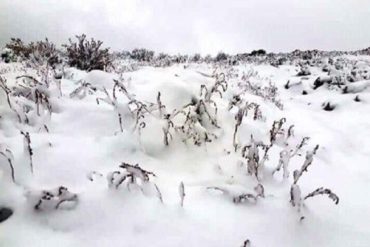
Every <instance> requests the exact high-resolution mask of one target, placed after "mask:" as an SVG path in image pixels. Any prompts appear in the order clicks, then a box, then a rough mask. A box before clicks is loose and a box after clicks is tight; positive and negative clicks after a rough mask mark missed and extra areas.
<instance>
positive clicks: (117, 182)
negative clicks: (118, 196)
mask: <svg viewBox="0 0 370 247" xmlns="http://www.w3.org/2000/svg"><path fill="white" fill-rule="evenodd" d="M119 168H120V170H116V171H113V172H110V173H108V175H107V181H108V187H109V188H114V189H119V187H120V186H122V185H126V188H127V189H128V190H129V191H130V190H131V189H134V188H135V187H136V188H138V189H139V190H141V191H142V192H143V193H148V192H150V190H151V187H152V188H154V191H155V193H156V196H157V197H158V199H159V200H160V201H161V202H163V198H162V193H161V192H160V190H159V188H158V186H157V185H156V184H155V183H153V182H152V181H151V177H155V174H154V173H153V172H150V171H147V170H144V169H143V168H141V167H140V166H139V164H136V165H131V164H128V163H125V162H122V163H121V165H120V166H119Z"/></svg>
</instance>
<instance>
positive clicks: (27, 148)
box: [21, 131, 33, 173]
mask: <svg viewBox="0 0 370 247" xmlns="http://www.w3.org/2000/svg"><path fill="white" fill-rule="evenodd" d="M21 134H22V135H23V147H24V152H25V153H26V155H27V157H28V159H29V162H30V169H31V173H33V160H32V156H33V149H32V147H31V137H30V133H28V132H23V131H21Z"/></svg>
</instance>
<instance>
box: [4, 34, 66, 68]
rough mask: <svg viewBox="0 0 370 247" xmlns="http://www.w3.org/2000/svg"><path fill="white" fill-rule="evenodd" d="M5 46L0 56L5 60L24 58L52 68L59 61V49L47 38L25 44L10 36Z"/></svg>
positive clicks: (33, 63) (34, 64) (35, 64)
mask: <svg viewBox="0 0 370 247" xmlns="http://www.w3.org/2000/svg"><path fill="white" fill-rule="evenodd" d="M5 47H6V50H5V52H4V53H3V55H2V56H3V58H4V59H5V60H6V61H7V62H10V61H13V62H15V61H17V60H25V61H28V62H31V65H33V66H42V65H44V64H46V65H48V66H50V67H52V68H55V66H56V65H57V64H60V63H61V58H60V51H58V50H57V48H56V46H55V44H54V43H52V42H50V41H49V40H48V39H47V38H46V39H45V40H41V41H37V42H31V43H29V44H25V43H24V42H23V41H22V40H21V39H19V38H12V39H11V41H10V42H9V43H8V44H6V45H5Z"/></svg>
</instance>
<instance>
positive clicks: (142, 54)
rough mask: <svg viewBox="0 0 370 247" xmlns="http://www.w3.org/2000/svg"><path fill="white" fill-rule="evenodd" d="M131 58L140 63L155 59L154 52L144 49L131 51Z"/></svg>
mask: <svg viewBox="0 0 370 247" xmlns="http://www.w3.org/2000/svg"><path fill="white" fill-rule="evenodd" d="M130 57H131V58H132V59H135V60H137V61H139V62H150V61H152V60H153V58H154V51H151V50H147V49H144V48H141V49H134V50H132V51H131V54H130Z"/></svg>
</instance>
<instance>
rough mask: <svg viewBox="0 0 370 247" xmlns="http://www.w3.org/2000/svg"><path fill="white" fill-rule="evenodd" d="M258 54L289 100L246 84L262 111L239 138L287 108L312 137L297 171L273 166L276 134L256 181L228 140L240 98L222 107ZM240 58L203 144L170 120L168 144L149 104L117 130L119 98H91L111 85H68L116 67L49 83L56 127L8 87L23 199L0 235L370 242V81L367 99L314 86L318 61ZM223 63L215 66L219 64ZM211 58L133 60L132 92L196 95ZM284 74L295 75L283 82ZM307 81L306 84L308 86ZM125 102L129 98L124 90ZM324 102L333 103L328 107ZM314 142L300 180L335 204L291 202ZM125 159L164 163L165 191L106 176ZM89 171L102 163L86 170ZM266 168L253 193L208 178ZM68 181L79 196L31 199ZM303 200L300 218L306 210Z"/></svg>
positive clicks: (55, 242) (3, 168) (0, 168)
mask: <svg viewBox="0 0 370 247" xmlns="http://www.w3.org/2000/svg"><path fill="white" fill-rule="evenodd" d="M351 59H356V58H353V57H351ZM367 59H368V58H361V60H363V61H366V60H367ZM0 65H1V68H0V70H1V71H2V73H1V76H2V77H5V78H7V80H8V83H9V85H15V77H16V76H17V75H21V74H23V72H22V71H20V70H19V69H18V68H19V66H20V65H19V64H10V65H9V64H7V65H5V64H0ZM251 68H252V69H253V70H254V71H256V72H258V76H254V77H253V78H252V79H251V81H255V82H256V83H261V84H263V85H268V82H269V81H270V80H271V81H272V82H273V83H274V84H275V85H276V86H277V88H278V92H279V96H278V97H279V98H280V99H281V101H282V103H283V105H284V108H283V109H282V110H281V109H279V108H278V107H276V106H275V104H274V103H272V102H270V101H266V100H263V99H262V98H261V97H259V96H256V95H252V94H251V93H250V92H248V91H246V92H245V94H244V95H242V98H243V99H245V100H246V101H248V102H256V103H258V104H260V109H261V111H262V115H263V116H264V119H262V120H256V121H255V120H253V112H252V111H251V112H249V113H248V115H247V116H246V117H244V120H243V123H242V125H241V127H240V130H239V131H238V143H239V144H240V145H241V146H244V145H246V144H248V143H249V141H250V136H251V134H252V135H253V137H254V138H256V140H258V141H264V142H267V141H268V139H269V130H270V129H271V126H272V123H273V121H275V120H279V119H280V118H282V117H285V118H286V120H287V122H286V123H285V125H284V127H285V128H288V127H289V126H290V125H294V133H295V135H294V138H292V139H291V140H290V141H289V144H290V145H291V146H292V147H295V145H297V143H299V142H300V141H301V139H302V138H303V137H306V136H307V137H310V139H309V142H308V145H306V146H304V147H303V148H302V151H301V152H300V155H296V156H294V157H292V158H290V160H289V166H288V165H287V166H286V168H287V169H288V170H289V171H290V172H289V173H290V174H289V177H288V178H283V174H282V171H281V170H280V171H279V172H276V173H275V175H274V176H272V175H271V173H272V171H273V170H274V169H275V168H276V167H277V165H278V162H279V154H280V152H281V151H282V150H283V148H284V147H282V146H279V145H278V144H276V145H274V146H273V148H272V149H271V153H270V155H269V159H268V160H266V162H265V169H264V170H263V171H262V174H261V176H262V178H261V181H257V180H256V179H255V178H254V177H253V176H252V175H248V172H247V167H246V165H245V164H246V163H247V160H246V159H243V158H242V157H241V155H240V152H238V153H235V152H234V151H233V150H234V147H233V143H232V141H233V140H232V139H233V138H232V137H233V131H234V125H235V119H234V115H235V113H236V109H232V110H230V111H228V110H227V108H228V105H229V100H231V98H232V96H233V95H234V94H235V93H239V92H240V88H239V87H238V86H237V85H238V82H240V80H241V79H240V78H241V76H242V73H243V72H245V73H248V72H249V71H250V69H251ZM233 69H234V71H236V74H237V76H235V77H230V78H227V82H228V90H227V91H226V92H225V93H224V95H223V98H220V97H219V96H214V97H213V98H212V99H213V100H214V101H215V102H216V103H217V105H218V108H219V109H218V116H217V119H218V122H219V125H220V126H222V128H221V129H217V128H214V127H212V126H211V125H209V126H206V127H207V129H205V128H204V127H203V126H201V125H197V126H198V129H197V131H199V132H202V133H204V131H208V130H211V131H212V133H215V135H217V137H218V138H217V139H216V140H214V141H213V142H211V143H206V144H202V145H201V146H196V145H193V144H191V143H190V142H189V143H188V144H185V143H183V142H182V141H181V136H178V135H175V134H173V135H174V136H173V140H170V143H169V146H165V145H164V143H163V132H162V129H163V126H165V124H166V123H165V122H164V121H159V120H158V118H157V117H156V116H147V117H145V122H146V127H145V128H143V129H142V130H141V134H140V135H139V134H138V130H135V131H133V128H132V125H130V120H129V119H128V117H125V118H124V127H125V128H124V130H123V131H120V126H119V122H118V118H117V115H116V113H115V111H114V108H113V107H112V106H111V105H109V104H105V103H104V102H101V103H100V104H99V105H98V104H97V103H96V98H97V97H104V93H103V92H101V91H98V92H96V93H94V94H91V95H90V94H86V96H85V97H83V98H81V99H79V98H70V97H69V94H70V93H71V92H72V91H73V90H75V89H76V88H77V87H78V83H79V81H80V80H83V81H85V82H87V83H90V84H91V85H92V86H96V87H97V88H99V89H102V88H103V87H104V88H106V89H107V91H108V92H111V91H112V88H113V85H114V82H113V79H118V78H119V76H117V75H114V74H111V73H107V72H102V71H91V72H89V73H86V72H82V71H78V70H76V69H69V70H68V71H67V75H66V76H65V77H64V78H63V79H62V82H61V85H62V92H63V96H61V97H58V96H57V95H58V94H57V93H56V89H53V90H54V91H53V92H54V93H53V97H52V105H53V106H54V107H53V113H52V115H51V118H50V122H49V124H48V128H49V133H47V132H45V131H39V130H38V128H33V127H32V126H31V127H30V126H21V125H20V124H17V120H16V117H14V116H13V115H12V112H11V111H10V109H9V108H8V107H7V103H6V100H5V99H4V97H5V95H3V93H2V91H1V90H0V91H1V95H0V102H1V106H0V115H1V119H0V142H1V143H6V144H7V146H8V148H9V149H10V150H12V152H13V155H14V168H15V171H16V174H15V175H16V181H17V184H14V183H12V182H11V179H10V170H9V167H8V165H7V163H6V162H5V160H4V159H3V157H0V162H1V163H0V206H7V207H10V208H12V209H13V210H14V214H13V215H12V216H11V217H10V218H9V219H8V220H6V221H4V222H1V223H0V246H6V247H18V246H20V247H21V246H29V247H33V246H35V247H36V246H37V247H40V246H63V247H69V246H71V247H72V246H73V247H74V246H79V247H84V246H86V247H87V246H89V247H92V246H97V247H98V246H99V247H103V246H149V245H150V246H161V247H163V246H187V247H188V246H220V247H221V246H241V245H242V243H243V242H244V241H245V240H246V239H249V240H250V241H251V246H284V247H289V246H292V247H293V246H328V247H330V246H336V247H338V246H364V247H365V246H369V245H370V222H369V219H370V207H369V205H370V197H369V196H367V192H368V188H369V186H370V166H369V164H370V145H369V138H368V137H369V136H370V119H369V116H368V114H369V112H370V91H369V90H361V92H360V91H356V93H357V94H359V97H360V99H361V101H360V102H356V101H354V97H355V94H351V93H349V94H342V93H341V92H340V91H337V90H328V89H327V88H325V87H324V86H323V87H320V88H318V89H316V90H313V89H312V85H313V82H314V80H315V79H316V78H317V77H318V76H325V74H324V73H323V72H321V71H320V70H319V69H316V68H313V69H311V75H309V76H307V79H306V80H304V79H300V78H298V77H297V76H296V75H297V72H298V71H299V68H298V67H296V66H294V65H284V66H280V67H279V68H276V67H272V66H267V65H238V66H235V67H234V68H233ZM228 70H230V68H219V69H218V71H217V72H218V73H220V72H226V73H227V71H228ZM213 71H214V68H213V67H211V66H209V65H206V64H191V65H190V66H189V67H188V68H184V66H183V65H173V66H171V67H168V68H154V67H141V68H140V69H139V70H136V71H133V72H127V73H124V74H123V79H124V80H123V82H124V84H125V86H126V88H127V90H128V92H129V93H130V94H132V95H134V96H135V98H136V99H138V100H140V101H143V102H153V103H155V102H156V98H157V94H158V92H161V99H162V103H163V104H164V105H166V111H167V112H168V113H171V112H172V111H173V110H174V109H179V108H181V107H182V106H184V105H185V104H187V103H189V102H190V101H191V99H192V98H194V97H195V98H199V89H200V86H201V85H202V84H205V85H206V86H207V87H208V88H210V87H211V86H212V85H213V84H214V81H215V79H214V78H212V77H208V76H205V75H212V73H213ZM288 80H290V81H291V82H292V84H293V83H294V82H295V83H297V82H299V85H296V86H292V87H291V88H289V89H285V87H284V86H285V84H286V82H287V81H288ZM355 85H359V86H360V87H364V86H368V81H360V82H356V83H354V84H353V87H354V88H353V90H356V88H357V87H355ZM304 89H307V91H308V94H307V95H302V94H301V92H302V90H304ZM357 94H356V95H357ZM119 97H121V95H120V96H119ZM119 102H120V103H122V104H124V103H125V99H124V97H122V98H119ZM324 102H331V103H333V104H334V105H335V106H336V108H335V109H334V110H333V111H324V110H323V109H322V104H323V103H324ZM153 115H154V114H153ZM176 121H178V122H181V120H180V119H177V120H176ZM175 124H176V123H175ZM19 130H27V131H29V133H30V136H31V140H32V148H33V152H34V155H33V165H34V174H31V172H30V170H29V162H28V160H27V157H26V155H25V154H24V151H23V136H22V135H20V133H19ZM317 144H318V145H319V146H320V148H319V149H318V151H317V153H316V155H315V156H314V157H313V161H312V162H313V163H312V165H311V166H309V168H308V172H307V173H304V174H303V175H302V177H301V178H300V180H299V188H300V192H301V193H302V195H303V196H304V195H306V194H308V193H309V192H312V191H313V190H315V189H316V188H318V187H322V186H323V187H324V188H330V189H331V190H332V191H333V192H335V193H336V194H337V195H338V196H339V198H340V202H339V204H338V205H335V204H333V202H332V201H331V200H328V199H327V198H325V197H324V196H322V197H314V198H312V199H310V200H308V201H304V204H305V205H304V206H303V207H302V209H301V212H300V213H297V210H296V209H295V208H293V207H292V206H291V205H290V202H289V200H290V187H291V185H292V184H293V176H292V173H293V171H294V170H299V169H300V167H301V166H302V164H303V163H304V161H305V154H306V151H312V149H313V148H314V147H315V146H316V145H317ZM260 156H262V154H261V153H260ZM260 158H262V157H260ZM121 162H126V163H130V164H132V165H135V164H139V165H140V167H141V168H143V169H145V170H147V171H150V172H153V173H154V174H155V175H156V176H155V177H151V178H150V181H151V182H152V183H154V184H156V185H157V186H158V188H159V190H160V192H161V194H162V197H163V203H161V201H160V200H159V198H158V195H156V193H155V191H153V189H152V190H148V191H145V193H142V191H141V189H140V188H139V187H132V188H131V189H130V190H128V189H127V188H126V186H122V187H120V188H119V189H117V190H116V189H112V188H109V186H108V182H107V179H106V176H107V174H109V173H110V172H113V171H115V170H118V169H119V168H118V166H119V165H120V164H121ZM284 162H285V161H284ZM284 166H285V165H284ZM93 171H96V174H95V175H94V176H93V179H92V180H93V181H90V180H89V179H88V178H89V177H91V174H92V172H93ZM286 172H287V171H286ZM97 174H102V175H103V176H100V175H97ZM259 182H260V183H261V184H263V186H264V193H265V198H258V199H257V201H256V202H255V203H253V202H252V203H248V202H246V203H241V204H235V203H233V202H232V200H230V198H228V197H227V196H224V195H223V194H222V193H217V191H210V190H207V187H213V186H216V187H220V188H224V189H227V190H228V191H230V193H232V194H235V195H240V194H241V193H251V194H253V193H254V194H255V193H256V192H255V191H254V187H255V186H256V185H257V184H258V183H259ZM61 185H62V186H65V187H67V188H68V190H69V191H71V192H73V193H77V195H78V203H77V205H76V206H75V207H72V208H67V209H60V210H43V211H35V210H34V209H33V206H34V203H32V200H30V199H29V193H36V192H39V191H40V190H53V189H55V188H57V187H58V186H61ZM179 194H180V195H179ZM33 199H34V198H33ZM182 200H184V202H183V207H182V206H181V204H182V202H181V201H182ZM300 214H303V215H304V216H305V219H304V220H300V216H301V215H300Z"/></svg>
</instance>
